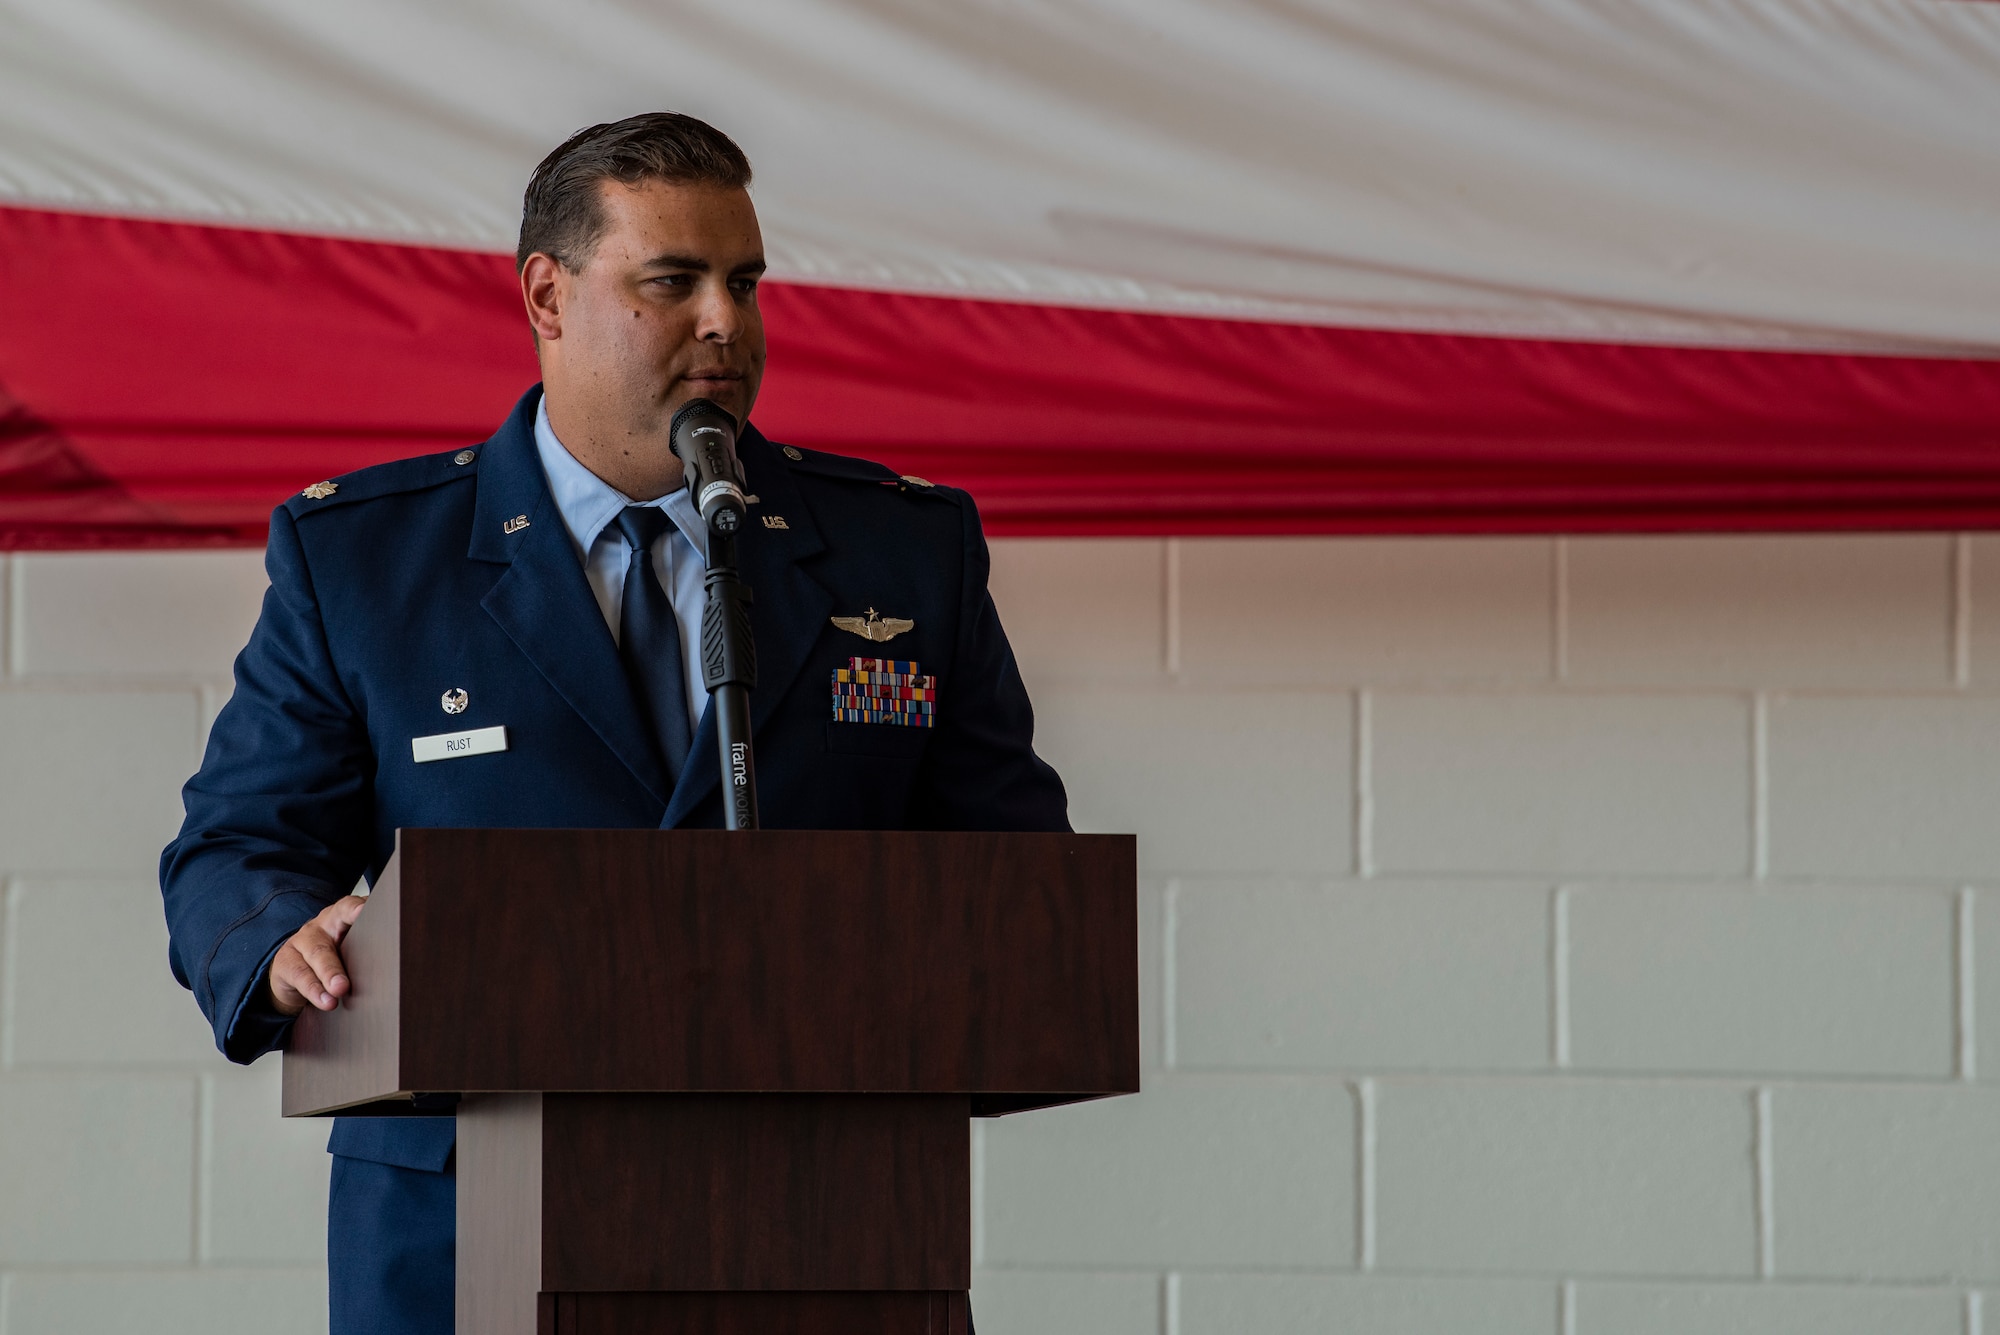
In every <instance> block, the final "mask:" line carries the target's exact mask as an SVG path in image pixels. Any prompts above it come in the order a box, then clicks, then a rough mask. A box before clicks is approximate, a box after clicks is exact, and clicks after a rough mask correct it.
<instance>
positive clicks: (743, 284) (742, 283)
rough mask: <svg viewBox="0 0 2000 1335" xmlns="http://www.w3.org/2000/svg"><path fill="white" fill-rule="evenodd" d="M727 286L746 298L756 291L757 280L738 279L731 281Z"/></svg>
mask: <svg viewBox="0 0 2000 1335" xmlns="http://www.w3.org/2000/svg"><path fill="white" fill-rule="evenodd" d="M729 286H730V287H732V288H734V289H735V290H736V291H737V292H738V293H740V294H741V295H743V296H746V297H747V296H749V295H750V294H751V293H753V292H755V291H756V290H757V280H756V279H754V278H738V279H735V280H733V281H731V283H730V284H729Z"/></svg>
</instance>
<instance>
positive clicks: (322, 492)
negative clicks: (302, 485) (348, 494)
mask: <svg viewBox="0 0 2000 1335" xmlns="http://www.w3.org/2000/svg"><path fill="white" fill-rule="evenodd" d="M339 490H340V484H339V483H338V482H315V483H313V484H312V485H311V486H310V487H307V488H306V489H305V490H304V491H302V492H300V493H299V495H301V496H303V497H305V498H306V499H307V500H309V501H323V500H325V499H326V498H327V497H329V496H331V495H333V493H335V492H336V491H339Z"/></svg>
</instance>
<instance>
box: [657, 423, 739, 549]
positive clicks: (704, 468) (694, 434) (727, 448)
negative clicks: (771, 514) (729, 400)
mask: <svg viewBox="0 0 2000 1335" xmlns="http://www.w3.org/2000/svg"><path fill="white" fill-rule="evenodd" d="M669 440H670V443H671V445H672V448H673V451H674V454H675V456H676V457H678V458H679V459H680V461H681V470H682V473H683V475H684V476H685V477H686V479H687V488H688V494H689V495H691V496H692V497H693V498H694V505H695V509H697V510H699V511H700V512H701V522H702V523H703V524H706V525H707V526H708V531H709V532H710V533H719V534H721V535H722V536H724V537H730V536H733V535H734V534H735V533H736V531H737V530H738V529H740V528H742V527H743V520H744V518H745V516H746V515H747V514H748V513H749V502H748V501H747V500H746V499H745V498H744V495H743V465H742V464H741V463H740V462H738V460H737V458H736V419H735V418H734V417H732V416H730V415H729V413H727V412H726V411H724V410H723V409H722V408H721V407H719V406H717V405H716V404H715V403H713V402H711V401H709V400H708V399H689V400H688V401H687V402H686V403H683V404H682V405H681V406H680V408H679V409H678V410H677V411H676V412H675V413H674V419H673V425H672V428H671V434H670V436H669Z"/></svg>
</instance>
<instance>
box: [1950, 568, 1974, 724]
mask: <svg viewBox="0 0 2000 1335" xmlns="http://www.w3.org/2000/svg"><path fill="white" fill-rule="evenodd" d="M1951 684H1952V685H1954V686H1957V687H1959V688H1961V689H1963V688H1965V687H1967V686H1970V685H1971V684H1972V535H1971V534H1969V533H1955V534H1953V535H1952V539H1951Z"/></svg>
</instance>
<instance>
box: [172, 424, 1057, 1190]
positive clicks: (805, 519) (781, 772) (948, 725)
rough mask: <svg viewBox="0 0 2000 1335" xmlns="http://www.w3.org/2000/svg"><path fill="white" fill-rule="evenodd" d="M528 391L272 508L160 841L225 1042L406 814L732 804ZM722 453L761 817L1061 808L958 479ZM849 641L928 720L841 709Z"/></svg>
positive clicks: (413, 1148) (245, 1023)
mask: <svg viewBox="0 0 2000 1335" xmlns="http://www.w3.org/2000/svg"><path fill="white" fill-rule="evenodd" d="M540 393H541V390H540V387H539V386H537V387H536V388H535V389H533V390H530V391H529V392H528V393H527V394H526V395H525V396H524V397H523V398H522V399H521V401H520V402H519V403H518V404H517V405H516V406H515V408H514V411H513V413H512V414H511V415H510V416H509V417H508V419H507V421H506V423H505V424H504V425H502V427H501V428H500V430H499V431H498V432H496V433H495V434H494V435H493V437H492V438H491V439H490V440H488V441H486V442H485V443H484V444H483V445H481V446H478V447H475V448H472V449H469V450H460V451H454V452H451V453H446V454H437V455H430V456H427V457H423V458H416V459H405V460H401V461H398V462H395V463H389V464H383V465H380V466H379V467H375V468H368V469H364V470H362V471H360V472H357V473H353V474H350V475H348V476H346V477H342V478H337V479H335V480H334V481H333V482H332V483H331V484H321V485H319V486H315V487H311V488H308V489H307V491H306V492H305V493H302V494H300V495H298V496H295V497H293V498H292V499H291V500H289V501H287V502H286V503H285V504H284V505H282V506H280V507H279V508H278V509H277V510H276V511H275V512H274V513H273V514H272V516H271V536H270V544H269V548H268V551H267V555H266V558H265V564H266V568H267V570H268V572H269V574H270V580H271V585H270V589H269V591H268V592H267V593H266V595H265V599H264V606H263V612H262V615H261V617H260V618H259V620H258V623H257V628H256V630H255V631H254V632H253V633H252V635H251V638H250V642H249V644H248V646H247V647H245V649H244V650H243V652H242V654H241V655H240V656H239V657H238V658H237V660H236V689H235V693H234V695H233V696H232V697H231V699H230V701H229V703H228V704H227V705H226V706H225V707H224V708H223V709H222V711H221V712H220V714H219V715H218V717H217V718H216V721H215V726H214V728H213V730H212V732H211V734H210V737H209V742H208V749H207V753H206V755H205V756H204V757H203V760H202V765H201V770H200V772H199V773H197V774H196V775H195V776H194V778H192V779H191V780H189V782H188V784H187V786H186V788H185V790H184V793H183V797H184V801H185V804H186V809H187V819H186V821H185V823H184V824H183V825H182V828H181V832H180V835H179V837H177V838H176V839H175V840H174V841H173V843H171V844H169V845H168V846H167V849H166V851H165V853H164V854H163V855H162V856H161V860H160V886H161V890H162V893H163V894H164V896H165V900H166V915H167V925H168V929H169V933H170V937H171V945H170V958H171V963H172V967H173V972H174V976H175V978H177V979H178V980H179V981H180V982H181V984H182V985H183V986H185V987H188V988H191V989H192V990H193V992H194V995H195V999H196V1001H197V1002H198V1003H199V1004H200V1006H201V1009H202V1012H203V1013H204V1014H205V1015H206V1016H207V1017H208V1019H209V1022H210V1024H211V1025H212V1026H213V1027H214V1030H215V1039H216V1044H217V1046H219V1047H220V1048H221V1049H222V1051H223V1053H224V1054H226V1055H227V1056H228V1057H230V1058H231V1059H232V1060H235V1061H239V1062H248V1061H251V1060H253V1059H255V1058H256V1057H257V1056H259V1055H260V1054H262V1053H265V1052H268V1051H270V1050H272V1049H273V1048H277V1047H281V1046H282V1045H283V1043H284V1041H285V1036H286V1034H287V1032H288V1031H289V1028H290V1021H289V1020H287V1019H285V1018H284V1017H282V1016H280V1015H279V1014H278V1013H277V1012H276V1010H275V1009H274V1008H273V1006H272V1003H271V999H270V992H269V988H268V986H267V984H266V975H267V973H268V971H269V968H270V962H271V959H272V957H273V956H274V955H275V954H276V953H277V951H278V948H279V947H280V946H281V945H282V944H283V943H284V942H285V940H286V939H287V938H288V937H290V936H291V935H292V933H293V932H295V931H297V930H298V929H299V928H300V927H301V926H303V925H304V924H305V923H306V922H307V921H309V920H310V919H311V918H312V917H313V916H314V915H316V914H317V913H319V911H320V910H321V909H322V908H324V907H325V906H326V905H327V904H329V903H331V902H333V901H334V900H335V899H338V898H339V897H340V896H342V895H345V894H347V893H348V892H349V890H350V889H351V888H352V887H353V886H354V885H355V883H356V881H357V880H358V879H359V878H360V877H361V876H363V875H364V874H365V875H366V876H367V877H368V878H369V879H370V880H371V881H372V880H373V879H374V877H375V876H376V875H378V874H379V873H380V872H381V870H382V867H383V865H384V864H385V863H386V862H387V861H388V858H389V856H390V854H391V852H392V851H393V846H394V839H395V832H396V830H397V829H399V828H402V827H419V826H431V827H465V826H496V827H498V826H511V827H539V828H553V827H564V826H570V827H599V828H607V827H626V828H659V829H672V828H677V827H678V828H703V827H707V828H715V827H719V826H720V825H721V823H722V806H721V797H720V792H719V783H718V779H717V774H718V765H717V760H716V739H715V722H714V718H713V711H712V710H711V711H710V714H709V716H707V717H704V718H703V719H702V720H701V724H700V726H699V728H698V729H697V732H696V735H695V739H694V747H693V751H692V752H691V753H690V755H689V757H688V760H687V762H686V764H685V765H684V767H683V770H682V773H681V775H680V779H679V782H678V783H669V781H668V776H667V771H666V767H665V765H664V763H663V761H662V760H661V758H660V757H659V755H658V754H657V751H656V748H655V747H654V746H653V744H652V743H651V742H650V741H649V740H648V738H649V732H648V730H647V728H646V727H645V726H644V725H643V723H642V722H641V716H640V713H639V708H638V705H637V704H636V703H635V699H634V696H633V693H632V690H631V688H630V687H629V686H628V685H627V682H626V678H625V675H624V671H623V668H622V667H621V665H620V662H619V658H618V652H617V647H616V644H615V642H614V641H613V639H612V636H611V632H610V630H609V628H608V627H607V626H606V625H605V622H604V618H603V614H602V613H601V612H600V611H599V608H598V604H597V601H596V599H595V598H594V597H593V596H592V594H591V590H590V586H589V584H588V582H587V580H586V578H585V575H584V571H583V566H582V562H581V560H580V559H579V557H578V554H577V551H576V548H575V546H574V545H573V544H572V542H571V540H570V537H569V534H568V532H567V530H566V529H565V527H564V525H563V521H562V518H561V516H560V514H559V513H558V512H557V509H556V506H555V502H554V500H553V499H552V498H551V496H550V494H549V489H548V484H547V481H546V479H545V477H544V475H543V472H542V467H541V462H540V460H539V459H538V458H537V456H536V451H535V443H534V437H533V428H534V420H535V409H536V406H537V403H538V402H539V398H540ZM738 451H739V454H740V456H741V459H742V463H743V469H744V473H745V475H746V478H747V480H748V483H749V488H748V489H749V491H750V492H751V493H752V494H753V495H754V496H755V497H756V498H757V500H756V501H755V503H754V504H753V505H752V506H751V508H750V521H749V525H748V528H747V530H746V532H745V533H744V535H743V536H742V537H741V539H740V542H739V562H740V569H741V571H742V574H743V578H744V581H745V582H746V583H747V584H748V585H749V586H750V587H751V589H752V590H753V592H754V595H755V599H756V602H755V608H754V618H755V634H756V641H757V655H758V683H757V688H756V690H755V691H754V692H753V693H752V697H751V704H752V708H751V713H752V727H753V736H754V738H755V743H756V748H757V770H758V778H759V798H760V803H761V808H762V816H763V821H764V824H765V825H767V826H769V827H772V828H790V829H960V830H1066V829H1068V828H1069V824H1068V819H1067V815H1066V809H1067V808H1066V802H1065V798H1064V794H1063V787H1062V782H1061V780H1060V779H1058V778H1057V776H1056V774H1055V772H1054V771H1053V770H1052V769H1050V768H1049V766H1048V765H1046V764H1045V763H1043V762H1042V761H1041V760H1040V759H1039V758H1037V756H1036V755H1035V752H1034V749H1033V745H1032V741H1033V728H1034V722H1033V716H1032V713H1031V711H1030V708H1029V704H1028V696H1027V692H1026V690H1025V689H1024V688H1023V686H1022V684H1021V677H1020V673H1019V671H1018V670H1017V669H1016V667H1015V664H1014V657H1013V653H1012V651H1011V650H1010V649H1009V647H1008V644H1007V637H1006V635H1005V633H1004V632H1003V631H1002V630H1001V627H1000V621H999V618H998V616H997V615H996V613H995V611H994V607H993V602H992V599H991V598H990V597H989V596H988V594H987V590H986V577H987V551H986V543H985V539H984V537H983V536H982V534H981V531H980V526H979V517H978V514H977V512H976V511H975V509H974V507H973V503H972V500H971V498H970V497H968V496H967V495H966V494H965V493H963V492H961V491H957V490H954V489H952V488H950V487H943V486H931V485H928V484H925V483H922V482H919V481H916V480H909V479H904V478H899V477H898V476H897V475H896V474H895V473H893V472H891V471H890V470H889V469H887V468H885V467H883V466H881V465H879V464H875V463H869V462H867V461H864V460H859V459H851V458H845V457H842V456H838V455H831V454H824V453H819V452H816V451H811V450H797V449H793V448H790V447H783V448H781V447H779V446H777V445H774V444H772V443H771V442H769V441H767V440H765V439H764V438H763V436H762V435H760V434H759V433H758V432H757V431H756V429H755V428H754V427H746V428H745V430H744V432H743V434H742V439H741V440H740V441H739V442H738ZM870 609H874V610H875V611H876V612H877V614H878V615H879V617H883V618H889V617H894V618H901V619H907V620H910V621H912V622H914V623H915V624H914V626H913V627H912V628H911V629H909V630H908V631H906V632H904V633H902V634H901V635H899V636H897V637H896V638H894V639H893V640H892V641H890V642H887V643H876V642H872V641H870V640H868V639H865V638H863V637H862V636H860V635H857V634H855V633H853V632H851V631H849V630H844V629H841V628H839V627H837V626H835V625H834V624H833V620H832V619H833V618H835V617H865V616H866V615H867V614H868V612H869V610H870ZM856 657H863V658H877V657H880V658H896V659H906V660H914V661H916V662H917V663H918V664H919V667H920V670H921V671H922V672H924V673H927V674H931V675H934V676H935V677H936V678H937V697H938V698H937V703H936V713H935V714H934V715H933V719H934V724H933V726H930V727H916V726H909V725H907V724H894V723H854V722H835V721H833V707H832V692H833V674H834V672H835V670H836V669H839V668H843V667H846V666H847V665H848V661H849V660H850V659H852V658H856ZM459 692H463V696H464V699H463V701H462V703H461V702H460V701H459V699H458V696H457V693H459ZM448 696H449V697H450V698H451V702H452V704H453V705H454V706H456V707H457V712H447V710H446V708H445V705H444V702H445V700H446V697H448ZM496 726H504V727H505V728H506V730H507V731H506V741H507V747H506V749H505V750H504V751H498V752H493V753H489V754H479V755H463V756H457V757H454V758H450V759H445V760H438V761H431V762H429V763H422V764H420V763H417V762H416V760H415V759H414V756H413V753H412V748H411V742H412V739H415V738H420V737H428V736H434V735H437V734H441V733H455V732H464V731H469V730H473V729H481V728H491V727H496ZM453 1142H454V1124H453V1122H452V1120H451V1119H450V1118H448V1117H443V1118H402V1117H399V1118H342V1119H338V1120H337V1121H336V1124H335V1128H334V1132H333V1138H332V1142H331V1144H330V1145H329V1146H328V1148H329V1149H331V1150H332V1151H333V1152H334V1153H336V1154H340V1155H345V1156H347V1157H350V1158H358V1159H368V1160H373V1161H375V1162H378V1163H388V1164H395V1165H397V1166H399V1167H404V1168H420V1169H429V1170H432V1171H437V1170H441V1169H443V1168H444V1167H445V1165H446V1163H447V1162H448V1160H449V1157H450V1153H451V1148H452V1145H453Z"/></svg>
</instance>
